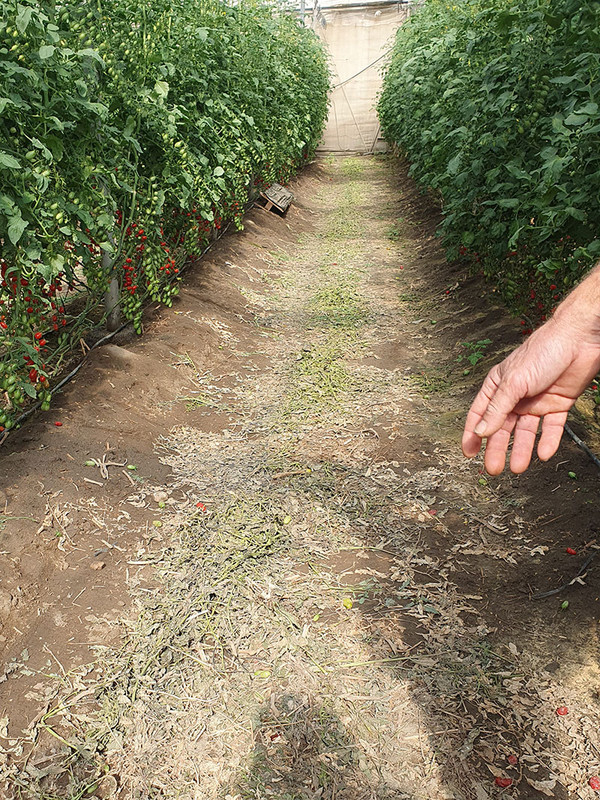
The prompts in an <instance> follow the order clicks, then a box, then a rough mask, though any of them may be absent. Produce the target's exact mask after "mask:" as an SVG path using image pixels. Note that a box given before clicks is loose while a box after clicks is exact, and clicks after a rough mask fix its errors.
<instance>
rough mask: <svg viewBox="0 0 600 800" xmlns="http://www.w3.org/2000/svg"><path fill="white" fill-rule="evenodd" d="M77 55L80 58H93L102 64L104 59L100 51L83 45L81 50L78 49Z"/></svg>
mask: <svg viewBox="0 0 600 800" xmlns="http://www.w3.org/2000/svg"><path fill="white" fill-rule="evenodd" d="M77 55H78V56H80V57H82V58H93V59H94V61H97V62H98V63H99V64H102V66H104V60H103V58H102V56H101V55H100V53H98V52H97V50H94V48H93V47H84V48H83V50H78V51H77Z"/></svg>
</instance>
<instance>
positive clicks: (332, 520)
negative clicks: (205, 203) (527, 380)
mask: <svg viewBox="0 0 600 800" xmlns="http://www.w3.org/2000/svg"><path fill="white" fill-rule="evenodd" d="M294 191H295V193H296V196H297V201H296V203H295V205H294V206H293V208H292V209H291V210H290V213H289V214H288V217H287V218H286V220H282V219H280V218H278V217H275V216H273V215H271V214H268V213H267V212H264V211H263V210H260V209H256V210H255V211H253V212H252V213H251V214H250V215H249V218H248V223H247V228H246V231H245V232H244V233H242V234H235V235H232V236H229V237H227V238H226V239H225V240H224V241H222V242H220V243H219V244H218V245H217V246H216V248H215V250H214V251H213V253H212V255H211V256H210V258H209V259H208V260H207V261H206V263H204V264H203V266H202V267H201V268H200V269H198V270H197V271H196V273H195V274H193V275H190V276H189V277H188V279H187V282H186V286H185V288H184V290H183V291H182V294H181V297H180V299H179V301H178V303H177V304H176V305H175V306H174V308H173V309H172V310H171V311H170V312H167V311H163V312H157V313H156V315H154V317H152V315H149V319H148V320H147V335H146V336H145V337H144V339H143V340H141V341H135V342H134V341H125V340H124V341H123V342H121V343H120V344H116V345H111V346H109V347H105V348H102V349H101V350H99V351H98V352H97V353H96V354H94V356H93V358H92V359H91V363H90V364H89V366H88V367H86V368H85V370H84V371H83V374H82V376H81V377H79V378H78V382H77V384H75V385H74V386H72V387H71V388H70V389H69V391H68V392H67V393H66V394H65V396H64V398H63V403H62V407H61V408H60V409H59V410H58V411H57V412H55V413H54V414H53V415H52V417H51V418H50V419H41V418H40V419H39V420H38V421H37V422H36V423H35V424H32V425H30V426H29V427H28V428H26V429H25V430H24V431H23V432H21V433H20V434H19V438H18V439H15V440H14V441H13V442H12V444H11V447H10V449H6V450H5V451H3V453H2V464H1V466H0V468H1V469H2V471H3V479H4V482H3V486H4V487H5V488H4V492H5V497H4V501H5V512H4V515H3V516H2V517H1V518H0V521H1V522H2V527H3V530H2V533H3V548H2V550H3V555H2V559H3V563H2V565H1V571H0V577H1V578H2V583H1V588H0V614H1V616H2V619H3V620H4V628H3V644H4V648H5V654H4V663H5V665H6V666H5V673H4V680H3V683H2V684H1V686H0V689H1V691H2V697H1V705H2V707H3V709H4V713H5V718H4V720H3V721H2V726H3V730H2V731H0V732H1V733H2V734H3V735H4V738H3V739H2V743H3V745H4V755H3V757H2V762H3V766H2V770H3V773H2V774H3V780H4V792H5V796H7V797H12V796H13V795H14V796H18V795H19V793H20V796H22V797H35V798H45V799H46V800H50V798H57V797H61V798H62V797H65V798H70V799H71V800H74V799H75V798H81V797H84V796H85V797H99V798H100V797H102V798H108V797H119V798H140V800H145V798H198V799H199V798H203V799H204V798H215V799H216V798H223V800H242V798H243V799H244V800H250V798H258V799H259V800H262V799H263V798H278V800H296V798H298V799H299V798H306V799H307V800H308V799H309V798H311V799H312V798H323V799H324V800H325V799H328V800H334V798H337V800H363V799H364V800H366V799H367V798H390V799H391V798H395V799H396V798H407V800H408V798H411V799H412V798H414V799H415V800H417V799H418V800H437V799H438V798H440V799H441V798H448V800H450V798H457V800H458V799H459V798H464V799H465V800H485V798H493V797H499V796H512V797H519V798H543V797H559V798H591V797H594V796H597V793H595V792H594V791H593V789H592V788H591V787H590V786H589V780H590V778H592V777H593V776H596V775H598V774H599V773H600V734H599V731H598V711H599V706H600V672H599V665H598V664H599V662H598V657H599V649H598V607H599V602H600V601H599V600H598V595H599V594H600V591H599V590H600V581H599V579H598V572H599V570H600V561H599V565H596V564H595V563H594V562H592V563H591V564H590V566H589V568H588V569H587V570H585V571H584V573H583V577H582V578H581V580H580V581H579V582H577V583H576V584H574V586H573V587H571V588H570V589H568V590H565V591H563V592H562V593H560V594H557V595H552V596H551V597H549V598H547V599H544V600H533V599H532V595H533V594H534V593H535V592H545V591H548V590H551V589H554V588H556V587H559V586H561V585H562V584H563V583H565V582H567V581H569V580H570V579H572V578H574V577H575V576H576V575H577V573H578V570H579V569H580V567H581V565H582V564H583V563H584V562H585V561H586V560H587V559H588V558H589V557H590V556H591V555H593V554H594V553H595V552H596V549H595V548H596V546H597V543H596V536H597V527H596V521H595V516H596V508H597V485H598V475H597V472H595V471H594V470H595V467H590V466H589V465H588V464H587V462H586V461H585V458H584V456H583V455H582V454H580V453H579V452H578V451H577V450H576V449H574V448H573V446H572V445H570V444H569V443H568V442H565V443H564V445H563V447H562V448H561V452H560V454H559V455H558V456H557V457H556V458H555V460H554V461H553V462H552V463H551V464H549V465H538V466H536V467H534V468H533V470H532V471H531V473H529V474H528V475H526V476H522V477H519V478H516V477H507V476H504V477H502V478H499V479H490V478H486V477H485V476H484V475H483V473H482V472H481V466H480V464H479V463H466V462H465V460H464V459H463V458H462V457H461V455H460V452H459V449H458V444H457V442H458V439H459V432H460V425H461V419H462V417H463V415H464V411H465V408H466V404H467V398H468V396H470V393H472V390H473V387H474V385H476V384H477V383H478V382H479V381H480V379H481V377H482V376H483V374H484V373H485V370H486V368H487V367H488V366H489V364H490V362H491V360H493V359H495V358H497V357H498V355H499V354H500V353H502V351H503V350H504V349H505V348H507V347H508V346H511V345H512V344H513V343H514V342H515V341H516V334H515V333H514V329H515V324H514V321H510V320H508V318H507V317H506V316H505V315H504V314H503V312H502V311H501V310H499V309H497V308H494V307H493V306H492V305H489V304H488V303H487V301H486V300H485V299H483V295H484V291H485V289H484V287H483V285H482V284H481V283H480V282H479V280H478V279H473V278H468V277H467V275H466V269H464V268H462V267H460V266H456V265H455V266H453V267H450V266H449V265H447V264H446V263H445V261H444V258H443V254H442V251H441V249H440V247H439V244H438V242H437V240H436V239H435V237H434V236H433V231H434V228H435V224H436V217H435V213H433V212H432V210H431V207H430V206H428V204H427V202H426V201H425V200H424V199H423V198H421V197H419V195H418V194H417V193H416V192H415V189H414V187H413V185H412V183H411V182H410V180H409V179H408V178H406V177H405V173H404V168H403V166H402V165H401V164H398V163H397V162H396V161H394V160H393V159H391V158H387V157H386V158H372V159H368V158H361V159H357V158H348V159H337V160H336V159H328V160H327V161H323V162H320V163H319V164H317V165H316V166H314V167H312V168H311V169H310V170H308V171H307V172H306V173H305V174H304V176H302V177H301V178H300V179H299V181H298V182H297V184H296V186H295V187H294ZM486 340H490V343H489V344H486ZM461 342H469V343H470V347H465V346H463V345H461ZM473 353H477V354H480V355H481V356H482V359H481V360H480V361H479V362H478V363H477V364H476V365H474V366H472V365H470V364H469V363H468V362H465V361H464V360H462V361H459V360H458V358H459V357H460V356H465V355H469V354H473ZM55 421H58V422H63V423H64V424H63V425H62V426H60V427H56V426H55V425H54V422H55ZM93 459H95V460H96V462H97V463H96V464H94V463H91V462H92V460H93ZM86 462H90V463H88V465H87V466H86ZM106 462H112V463H110V464H109V465H108V466H107V467H104V466H102V464H103V463H104V464H106ZM105 468H106V470H107V472H105V471H104V469H105ZM570 473H572V474H574V475H576V477H575V478H573V477H570V476H569V475H570ZM107 475H108V477H107ZM566 547H572V548H574V549H575V550H576V551H577V554H576V555H573V556H569V555H567V554H566V553H565V548H566ZM567 599H568V600H569V607H568V608H567V609H562V608H561V604H562V603H563V601H565V600H567ZM563 706H564V707H567V708H568V713H567V714H566V715H561V714H557V709H558V708H561V710H562V707H563ZM496 778H498V779H499V783H500V785H498V782H497V781H496V780H495V779H496ZM503 779H511V780H512V784H511V785H510V786H508V787H503V786H502V783H503Z"/></svg>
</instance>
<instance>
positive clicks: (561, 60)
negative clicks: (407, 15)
mask: <svg viewBox="0 0 600 800" xmlns="http://www.w3.org/2000/svg"><path fill="white" fill-rule="evenodd" d="M599 31H600V6H599V4H598V3H595V2H591V0H583V2H581V1H580V0H523V2H521V3H519V4H515V3H513V2H512V0H464V2H461V3H456V4H452V3H451V2H448V1H447V0H429V2H428V3H426V4H425V6H424V7H423V9H422V10H421V11H420V12H418V13H417V14H415V15H414V16H413V17H412V18H411V19H410V20H409V22H408V23H406V24H405V25H403V26H402V28H400V30H399V32H398V35H397V38H396V42H395V46H394V50H393V55H392V58H391V62H390V64H389V68H388V70H387V74H386V76H385V81H384V88H383V91H382V94H381V97H380V100H379V114H380V118H381V122H382V127H383V130H384V132H385V134H386V136H387V137H388V138H389V139H390V140H391V141H394V142H396V143H397V144H398V146H399V147H400V148H401V150H403V151H404V152H405V153H406V154H407V156H408V158H409V159H410V161H411V163H412V168H411V169H412V174H413V175H414V176H415V177H416V178H417V179H418V180H419V181H420V182H421V183H422V184H424V185H425V186H427V187H430V188H431V189H433V190H434V191H436V192H437V193H438V195H439V196H440V198H441V200H442V203H443V209H444V221H443V224H442V228H441V233H442V235H443V237H444V241H445V244H446V246H447V248H448V252H449V255H450V256H451V257H460V256H468V257H469V258H471V259H472V261H473V262H474V263H475V264H476V265H477V269H478V270H482V271H483V272H484V274H485V275H486V276H488V277H489V278H490V279H492V280H493V281H494V282H495V283H496V285H497V287H498V288H499V289H500V291H501V292H502V294H503V296H504V298H505V299H506V300H507V301H508V303H509V305H510V306H512V307H513V309H514V310H516V311H520V312H521V313H524V312H526V313H527V314H528V315H529V316H530V318H532V319H535V320H538V321H540V320H541V321H543V320H544V319H545V318H546V315H547V314H548V313H550V312H551V311H552V309H553V308H554V306H555V305H556V303H557V302H558V301H559V300H560V299H561V297H562V296H563V294H564V293H565V291H566V290H568V289H569V288H570V287H571V286H573V285H574V284H575V283H576V282H577V281H579V280H580V278H581V277H582V274H583V273H584V272H585V270H586V269H587V268H588V267H589V266H590V265H591V264H592V263H593V262H594V261H595V260H597V258H598V255H599V254H600V233H599V231H600V110H599V104H600V47H599V45H600V33H599Z"/></svg>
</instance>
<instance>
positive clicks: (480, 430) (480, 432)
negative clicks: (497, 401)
mask: <svg viewBox="0 0 600 800" xmlns="http://www.w3.org/2000/svg"><path fill="white" fill-rule="evenodd" d="M486 427H487V426H486V424H485V422H484V421H483V420H481V422H480V423H479V424H478V425H476V426H475V433H476V434H477V436H484V435H485V429H486Z"/></svg>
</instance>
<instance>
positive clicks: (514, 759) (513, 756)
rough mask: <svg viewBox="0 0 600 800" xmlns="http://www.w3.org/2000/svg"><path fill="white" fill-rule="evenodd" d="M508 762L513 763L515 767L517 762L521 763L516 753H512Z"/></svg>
mask: <svg viewBox="0 0 600 800" xmlns="http://www.w3.org/2000/svg"><path fill="white" fill-rule="evenodd" d="M508 763H509V764H511V765H512V766H513V767H514V766H515V764H518V763H519V759H518V758H517V756H515V755H512V754H511V755H510V756H509V757H508Z"/></svg>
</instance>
